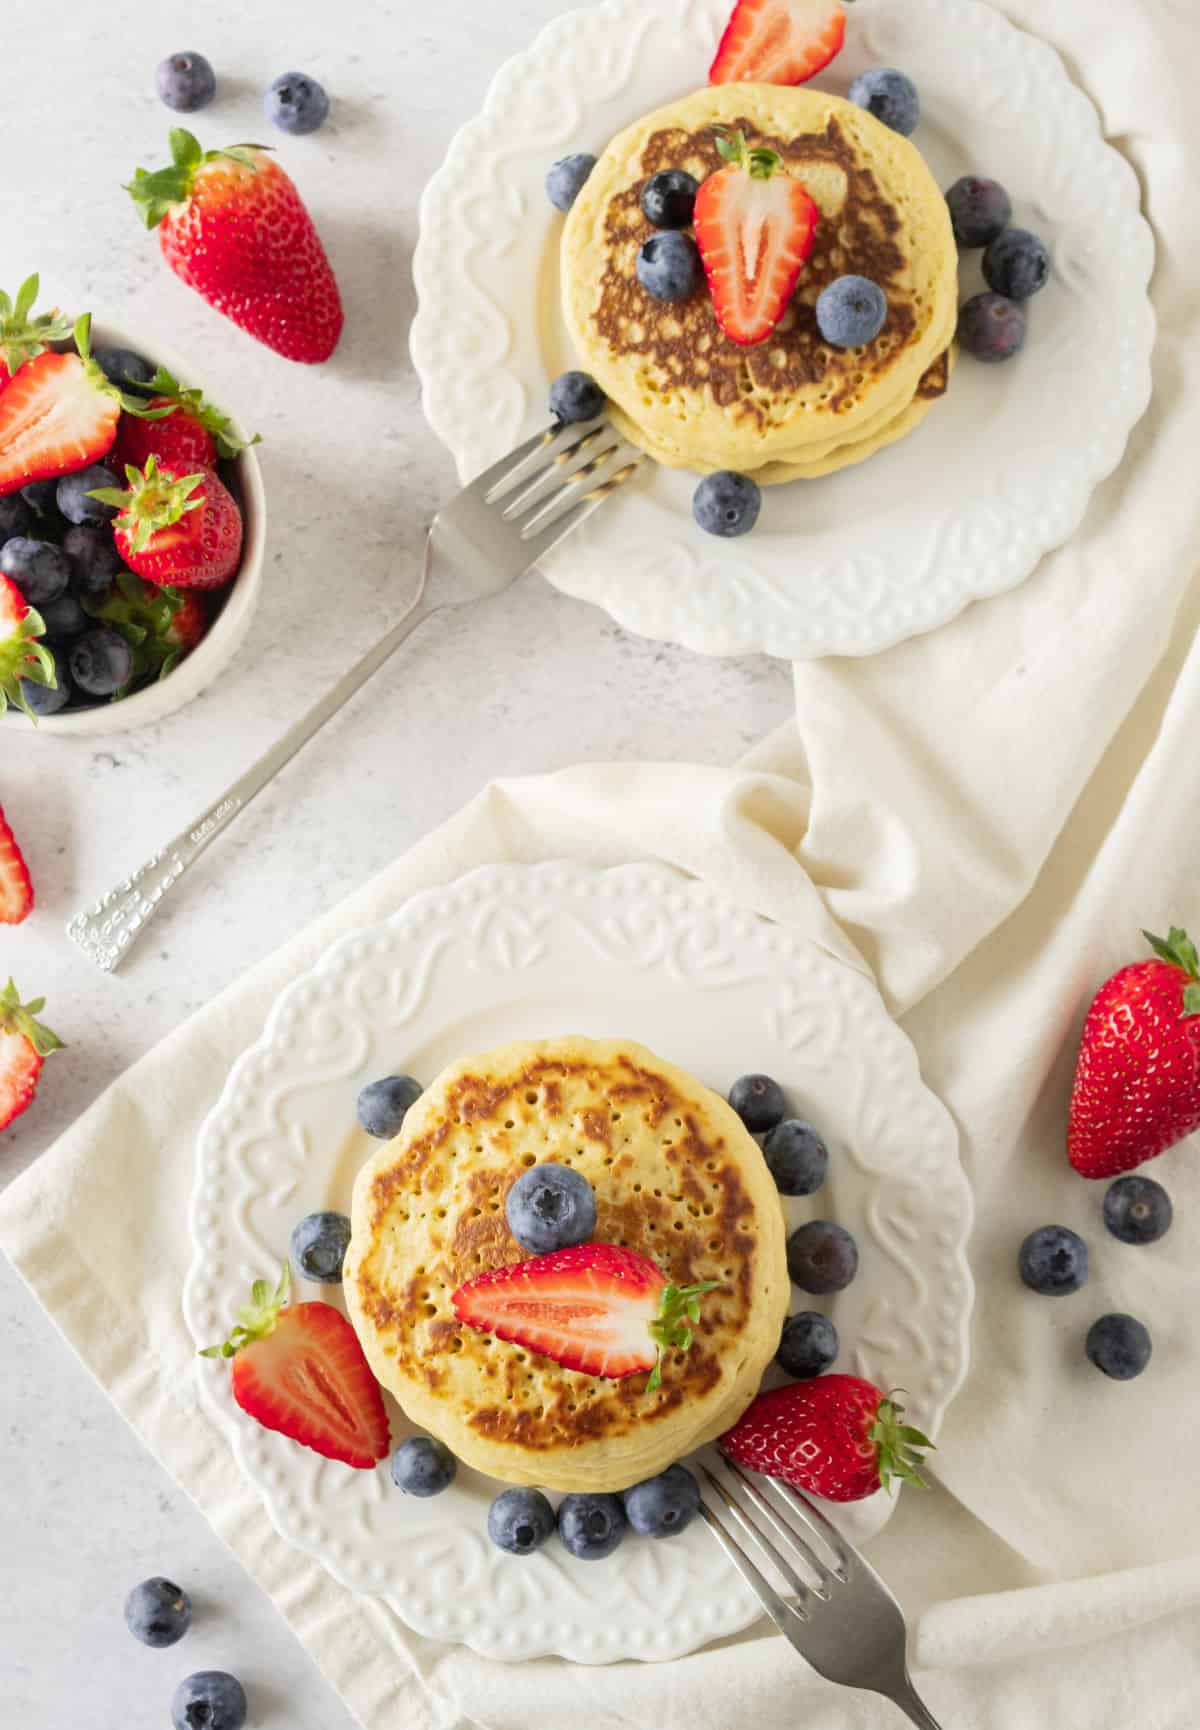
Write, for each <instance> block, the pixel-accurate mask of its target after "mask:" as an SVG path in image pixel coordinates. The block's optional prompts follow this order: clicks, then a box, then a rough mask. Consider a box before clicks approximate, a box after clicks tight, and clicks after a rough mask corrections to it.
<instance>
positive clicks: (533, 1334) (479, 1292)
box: [450, 1243, 717, 1390]
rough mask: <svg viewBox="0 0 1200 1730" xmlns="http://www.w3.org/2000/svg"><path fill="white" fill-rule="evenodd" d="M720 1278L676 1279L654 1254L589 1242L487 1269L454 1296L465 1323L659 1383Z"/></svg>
mask: <svg viewBox="0 0 1200 1730" xmlns="http://www.w3.org/2000/svg"><path fill="white" fill-rule="evenodd" d="M716 1283H717V1282H716V1281H715V1280H708V1281H706V1282H705V1283H704V1284H703V1285H692V1286H675V1285H670V1284H668V1282H667V1278H666V1275H665V1274H664V1273H663V1272H662V1270H661V1269H660V1268H659V1267H658V1266H657V1265H656V1264H655V1263H654V1262H652V1261H651V1260H650V1259H649V1258H648V1257H647V1256H644V1255H638V1254H637V1253H636V1252H635V1251H633V1250H629V1249H621V1248H619V1247H618V1246H617V1245H615V1244H611V1243H581V1244H576V1245H574V1247H573V1248H571V1249H559V1250H555V1251H553V1252H552V1253H551V1254H550V1255H539V1256H534V1257H533V1259H532V1260H530V1261H522V1262H517V1263H516V1264H515V1266H511V1267H501V1268H496V1269H494V1270H493V1271H492V1272H491V1273H483V1274H479V1275H478V1276H477V1277H476V1278H475V1279H472V1280H468V1281H467V1283H466V1285H461V1286H459V1288H458V1290H457V1291H456V1292H455V1293H454V1295H453V1296H452V1297H451V1299H450V1302H451V1304H452V1305H453V1307H454V1313H455V1315H456V1316H457V1317H458V1319H459V1321H462V1322H466V1323H467V1324H468V1325H469V1326H470V1327H473V1328H479V1329H480V1330H481V1331H482V1332H483V1333H489V1334H495V1335H496V1337H497V1339H502V1340H511V1341H512V1342H513V1344H515V1345H520V1346H525V1347H527V1348H528V1349H529V1350H530V1351H535V1352H541V1354H542V1356H543V1357H547V1358H553V1360H554V1362H555V1363H556V1364H562V1366H563V1367H564V1369H568V1370H579V1371H581V1372H582V1373H583V1374H584V1375H587V1376H604V1377H606V1378H607V1379H609V1380H612V1381H616V1380H619V1379H620V1378H621V1377H623V1376H632V1375H636V1374H637V1373H638V1371H639V1370H649V1371H650V1372H651V1375H650V1380H649V1382H648V1383H647V1384H646V1386H647V1389H648V1390H652V1389H654V1388H656V1387H657V1386H658V1384H659V1382H660V1381H661V1379H662V1356H663V1352H664V1351H666V1350H677V1351H687V1350H688V1348H689V1347H690V1346H691V1343H692V1324H694V1323H695V1322H697V1321H698V1320H699V1319H700V1303H699V1300H700V1297H701V1295H702V1294H703V1293H704V1292H706V1291H711V1290H712V1289H713V1287H714V1286H715V1285H716Z"/></svg>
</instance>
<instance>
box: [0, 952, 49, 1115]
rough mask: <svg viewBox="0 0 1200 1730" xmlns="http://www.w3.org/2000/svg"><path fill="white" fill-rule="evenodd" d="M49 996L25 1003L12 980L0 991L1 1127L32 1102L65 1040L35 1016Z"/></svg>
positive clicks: (39, 1012) (38, 1013)
mask: <svg viewBox="0 0 1200 1730" xmlns="http://www.w3.org/2000/svg"><path fill="white" fill-rule="evenodd" d="M45 1003H46V999H45V998H44V997H37V998H35V999H34V1001H33V1002H32V1003H26V1004H22V1002H21V999H20V996H19V994H18V992H17V988H16V986H15V985H14V984H13V982H12V980H11V979H10V980H9V982H8V984H7V985H6V986H5V987H4V990H3V991H0V1129H7V1128H8V1126H9V1124H10V1123H11V1122H12V1121H13V1119H14V1118H15V1117H20V1115H21V1113H22V1112H23V1111H25V1110H26V1109H27V1108H28V1107H29V1106H30V1105H32V1103H33V1096H34V1094H35V1093H36V1092H37V1086H38V1078H39V1077H40V1075H41V1073H42V1065H43V1063H44V1062H45V1060H46V1058H47V1057H49V1055H50V1053H51V1052H52V1051H61V1050H62V1048H63V1042H62V1040H61V1039H60V1038H59V1037H58V1035H57V1034H56V1033H51V1031H50V1029H49V1028H48V1027H43V1026H42V1024H41V1022H40V1021H38V1020H37V1019H36V1017H37V1016H38V1015H40V1014H41V1011H42V1010H43V1008H44V1007H45Z"/></svg>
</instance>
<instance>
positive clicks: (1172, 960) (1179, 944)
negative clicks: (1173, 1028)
mask: <svg viewBox="0 0 1200 1730" xmlns="http://www.w3.org/2000/svg"><path fill="white" fill-rule="evenodd" d="M1142 936H1143V937H1144V938H1145V939H1146V942H1147V943H1148V944H1149V945H1150V947H1151V949H1153V951H1154V953H1155V954H1156V955H1157V956H1158V958H1159V960H1160V961H1166V962H1167V963H1168V964H1169V965H1170V966H1172V967H1179V968H1181V969H1182V970H1183V972H1184V973H1186V974H1187V976H1188V979H1189V980H1190V981H1191V983H1190V984H1188V985H1185V986H1184V988H1183V1010H1182V1012H1181V1015H1180V1020H1187V1019H1188V1018H1189V1017H1191V1016H1193V1015H1200V955H1198V954H1197V952H1196V945H1195V944H1194V943H1193V942H1192V940H1191V938H1190V937H1189V936H1188V934H1187V932H1186V931H1184V930H1183V928H1182V927H1181V926H1179V925H1172V926H1171V929H1170V930H1169V931H1168V933H1167V935H1166V937H1156V936H1155V935H1154V933H1153V932H1152V931H1143V932H1142Z"/></svg>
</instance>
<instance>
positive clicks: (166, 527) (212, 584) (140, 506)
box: [89, 457, 242, 589]
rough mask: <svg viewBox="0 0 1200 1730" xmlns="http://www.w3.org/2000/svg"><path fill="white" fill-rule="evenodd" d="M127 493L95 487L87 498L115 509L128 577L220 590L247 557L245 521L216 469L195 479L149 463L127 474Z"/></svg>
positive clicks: (119, 545)
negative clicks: (131, 574)
mask: <svg viewBox="0 0 1200 1730" xmlns="http://www.w3.org/2000/svg"><path fill="white" fill-rule="evenodd" d="M125 479H126V481H127V482H128V490H125V491H122V490H121V489H119V488H117V487H98V488H97V489H96V490H95V491H94V492H93V493H91V494H90V495H89V496H90V497H91V498H94V499H99V500H101V502H102V503H104V504H109V505H115V506H116V508H117V510H118V512H119V513H120V514H119V515H118V516H117V518H116V520H115V521H114V523H113V539H114V540H115V542H116V547H117V551H118V553H120V555H121V557H122V558H123V559H124V561H125V563H126V564H127V565H128V566H129V568H130V570H131V571H136V572H137V573H138V575H139V576H142V577H145V578H146V580H147V581H148V582H151V583H163V584H167V585H169V586H171V587H173V588H177V589H219V588H221V586H222V585H223V584H225V583H227V582H228V581H229V579H230V578H231V577H232V576H234V575H235V574H236V572H237V568H238V565H239V564H240V563H241V557H242V513H241V511H240V510H239V509H238V507H237V501H236V499H235V498H234V497H233V494H232V493H231V492H230V491H229V489H228V488H227V487H226V486H225V485H224V484H223V483H222V482H221V481H220V480H219V479H218V478H217V476H216V475H215V474H214V473H213V471H212V470H211V469H200V470H199V471H198V473H196V474H188V473H187V471H186V470H185V469H183V468H181V467H180V466H179V465H178V464H175V463H163V464H161V465H160V464H159V462H158V460H157V458H156V457H150V458H148V460H147V462H146V466H145V468H144V469H143V470H141V471H140V472H139V471H138V470H137V469H135V468H132V467H131V468H127V469H126V470H125Z"/></svg>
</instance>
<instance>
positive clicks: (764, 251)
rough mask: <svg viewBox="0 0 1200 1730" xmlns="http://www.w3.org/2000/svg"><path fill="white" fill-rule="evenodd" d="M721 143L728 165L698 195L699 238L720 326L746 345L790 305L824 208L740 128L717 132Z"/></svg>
mask: <svg viewBox="0 0 1200 1730" xmlns="http://www.w3.org/2000/svg"><path fill="white" fill-rule="evenodd" d="M717 149H718V150H719V151H720V153H721V155H722V156H723V157H724V159H725V161H726V162H727V163H728V164H729V166H728V168H722V169H719V170H718V171H717V173H716V174H712V175H710V176H709V178H708V179H707V180H706V181H705V182H704V185H703V186H702V187H701V188H700V191H699V193H698V194H697V196H696V215H695V224H694V226H695V233H696V244H697V245H698V246H699V248H700V256H701V258H702V259H703V260H704V268H705V271H706V272H707V273H708V286H709V291H710V293H711V294H712V299H713V306H714V308H715V309H716V314H717V319H718V322H719V323H720V326H721V329H722V330H723V331H724V332H725V335H726V336H727V337H728V338H729V340H730V341H731V342H737V343H742V344H743V345H749V344H751V343H756V342H762V341H763V340H764V339H765V338H766V337H768V336H770V334H771V332H772V331H773V330H774V329H775V326H776V325H777V324H778V323H779V321H780V319H781V318H782V317H783V315H784V313H785V312H786V311H787V307H788V302H789V301H790V300H791V298H792V291H793V290H794V289H795V286H796V279H797V277H798V276H799V275H800V272H801V270H802V268H803V266H804V263H805V260H806V259H807V258H808V256H809V254H810V253H811V252H812V249H813V243H814V241H815V240H816V234H817V219H818V217H819V215H820V212H819V211H818V209H817V207H816V205H815V204H814V203H813V201H812V199H811V198H810V197H809V196H808V193H807V192H806V191H805V190H804V188H803V186H802V185H801V184H800V182H799V181H798V180H794V179H793V178H792V177H791V176H790V175H788V174H784V173H782V172H781V170H782V168H783V159H782V158H781V157H780V156H778V155H777V154H776V152H775V151H774V150H766V149H762V148H757V149H751V148H750V147H749V146H748V145H747V143H746V137H745V134H744V133H742V132H735V133H734V135H733V137H732V138H725V137H719V138H718V139H717Z"/></svg>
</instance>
